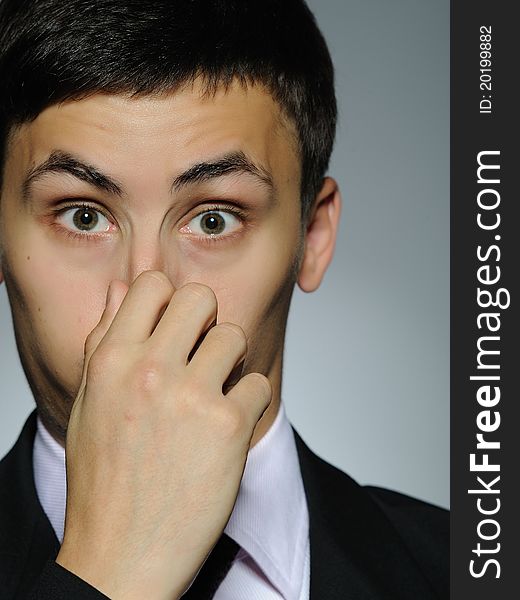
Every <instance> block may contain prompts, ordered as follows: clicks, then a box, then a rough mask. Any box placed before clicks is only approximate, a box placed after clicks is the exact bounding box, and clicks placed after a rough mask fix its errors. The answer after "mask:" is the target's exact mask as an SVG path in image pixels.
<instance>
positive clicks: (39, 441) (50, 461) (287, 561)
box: [33, 403, 309, 599]
mask: <svg viewBox="0 0 520 600" xmlns="http://www.w3.org/2000/svg"><path fill="white" fill-rule="evenodd" d="M33 466H34V478H35V485H36V490H37V493H38V498H39V500H40V504H41V505H42V507H43V510H44V511H45V513H46V515H47V517H48V518H49V521H50V522H51V525H52V527H53V528H54V531H55V532H56V536H57V538H58V539H59V540H60V542H61V540H62V539H63V527H64V519H65V504H66V495H67V489H66V470H65V451H64V449H63V448H62V447H61V446H60V445H59V444H58V443H57V442H56V441H55V440H54V438H52V436H51V435H50V434H49V433H48V431H47V430H46V429H45V427H44V426H43V424H42V423H41V421H40V419H39V418H38V425H37V432H36V437H35V440H34V451H33ZM225 532H226V533H227V534H228V535H229V536H230V537H232V538H233V539H234V540H235V541H236V542H237V543H238V544H239V545H240V546H241V548H242V549H243V550H241V552H240V553H239V555H238V557H237V558H238V559H240V558H241V557H243V556H244V551H245V552H247V553H248V554H249V555H250V556H251V557H252V558H253V559H254V561H255V562H256V564H257V565H258V566H259V567H260V569H261V570H262V571H263V573H264V574H265V576H266V577H267V578H268V579H269V581H270V582H271V584H272V585H273V586H274V587H275V588H277V589H278V591H279V592H280V593H281V595H282V596H283V598H286V599H292V598H298V597H299V593H300V590H301V587H302V580H303V577H304V566H305V558H306V548H307V542H308V535H309V516H308V510H307V502H306V498H305V491H304V488H303V481H302V477H301V472H300V465H299V461H298V454H297V450H296V443H295V440H294V434H293V431H292V429H291V425H290V423H289V421H288V419H287V416H286V414H285V409H284V406H283V403H282V404H281V405H280V410H279V411H278V414H277V416H276V418H275V420H274V422H273V424H272V425H271V427H270V428H269V430H268V431H267V433H266V434H265V435H264V436H263V437H262V439H261V440H260V441H259V442H258V443H257V444H256V445H255V446H254V447H253V448H252V449H251V450H250V451H249V453H248V456H247V461H246V466H245V469H244V474H243V477H242V482H241V484H240V490H239V493H238V497H237V500H236V503H235V507H234V509H233V512H232V514H231V517H230V519H229V522H228V524H227V526H226V529H225Z"/></svg>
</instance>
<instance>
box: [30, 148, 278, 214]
mask: <svg viewBox="0 0 520 600" xmlns="http://www.w3.org/2000/svg"><path fill="white" fill-rule="evenodd" d="M48 173H67V174H69V175H72V176H73V177H76V178H77V179H79V180H81V181H84V182H85V183H88V184H89V185H92V186H93V187H95V188H97V189H99V190H101V191H104V192H108V193H109V194H112V195H114V196H120V197H121V196H124V188H123V185H121V183H119V182H118V181H117V180H116V179H114V178H112V177H111V176H109V175H106V174H104V173H102V172H101V171H100V170H99V169H98V168H97V167H95V166H93V165H91V164H88V163H86V162H84V161H83V160H81V159H79V158H78V157H76V156H74V155H73V154H70V153H68V152H64V151H62V150H54V151H53V152H52V153H51V154H50V156H49V157H48V158H47V159H46V160H45V161H43V162H42V163H41V164H39V165H38V166H36V167H33V168H32V169H30V171H29V172H28V174H27V175H26V177H25V180H24V182H23V185H22V196H23V198H24V201H25V202H27V201H28V200H29V197H30V192H31V186H32V184H33V183H34V181H36V180H37V179H39V178H40V177H43V176H44V175H46V174H48ZM231 173H248V174H249V175H252V176H253V177H255V178H256V179H257V180H258V181H259V182H260V183H261V184H262V185H263V186H265V187H266V188H267V189H268V191H269V193H270V196H272V197H274V196H275V194H274V191H275V186H274V182H273V178H272V176H271V174H270V173H269V171H268V170H267V169H265V168H264V167H262V166H261V165H258V164H255V163H254V162H253V161H252V160H251V159H250V158H248V156H247V155H246V154H245V153H244V152H243V151H241V150H239V151H235V152H229V153H227V154H224V155H223V156H221V157H217V158H216V159H212V160H209V161H203V162H199V163H196V164H194V165H192V166H190V167H188V169H186V170H185V171H183V172H182V173H181V174H180V175H177V176H176V177H175V178H174V180H173V182H172V185H171V188H170V191H171V192H174V191H175V192H177V191H179V190H181V189H182V188H185V187H187V186H189V185H193V184H196V183H202V182H206V181H209V180H211V179H215V178H217V177H222V176H224V175H229V174H231Z"/></svg>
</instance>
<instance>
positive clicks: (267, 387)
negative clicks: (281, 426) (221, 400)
mask: <svg viewBox="0 0 520 600" xmlns="http://www.w3.org/2000/svg"><path fill="white" fill-rule="evenodd" d="M272 397H273V389H272V386H271V382H270V381H269V379H268V378H267V377H266V376H265V375H262V374H261V373H248V374H247V375H245V376H244V377H242V379H241V380H240V381H239V382H238V383H237V384H236V385H235V386H234V387H233V389H232V390H231V391H230V392H228V393H227V394H226V398H228V399H229V400H231V401H233V402H237V403H239V404H240V405H241V406H242V407H243V408H244V409H245V410H244V413H245V415H246V418H248V424H249V427H250V429H251V431H253V429H254V428H255V426H256V424H257V423H258V421H259V420H260V418H261V417H262V415H263V414H264V412H265V411H266V409H267V407H268V406H269V404H270V403H271V400H272Z"/></svg>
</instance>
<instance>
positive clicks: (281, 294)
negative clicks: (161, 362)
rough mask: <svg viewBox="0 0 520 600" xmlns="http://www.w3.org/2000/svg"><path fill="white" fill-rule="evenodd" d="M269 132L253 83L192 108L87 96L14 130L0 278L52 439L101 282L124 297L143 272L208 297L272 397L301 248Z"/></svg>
mask: <svg viewBox="0 0 520 600" xmlns="http://www.w3.org/2000/svg"><path fill="white" fill-rule="evenodd" d="M283 123H284V121H283V119H282V116H281V113H280V111H279V108H278V106H277V104H276V103H275V102H274V101H273V100H272V98H271V97H270V96H269V95H268V94H267V93H266V92H265V91H262V90H261V89H260V87H255V88H248V89H247V90H246V89H244V88H242V87H240V86H238V85H237V86H232V87H231V88H230V89H229V90H228V91H227V92H226V93H224V92H223V91H219V92H218V93H217V94H216V96H214V97H210V98H202V97H201V95H200V88H199V87H197V86H195V87H193V88H185V89H183V90H181V91H179V92H176V93H172V94H169V95H165V96H162V97H153V98H152V97H146V98H140V99H139V98H138V99H135V98H134V99H130V98H128V97H125V96H120V95H113V96H112V95H102V94H97V95H94V96H91V97H90V98H87V99H83V100H80V101H71V102H66V103H64V104H62V105H55V106H51V107H50V108H48V109H46V110H45V111H43V112H42V113H41V114H40V115H39V116H38V117H37V119H36V120H35V121H33V122H32V123H28V124H24V125H23V126H21V128H20V129H18V130H17V131H16V132H15V135H14V137H13V139H12V141H11V143H10V145H9V147H8V152H7V158H6V164H5V172H4V180H3V188H2V197H1V213H0V214H1V217H0V244H1V248H0V250H2V252H3V256H2V254H1V253H0V257H2V263H1V264H0V267H1V269H0V270H1V271H2V272H3V276H4V278H5V282H6V285H7V291H8V294H9V299H10V303H11V307H12V312H13V322H14V327H15V333H16V339H17V345H18V349H19V352H20V356H21V360H22V363H23V366H24V369H25V372H26V375H27V377H28V380H29V383H30V385H31V388H32V391H33V394H34V395H35V398H36V400H37V402H38V404H39V406H40V409H41V411H42V415H43V416H44V419H45V420H46V424H47V425H48V427H49V428H50V429H51V431H52V432H53V433H54V434H55V435H57V436H59V435H60V432H61V434H62V432H63V431H64V430H65V428H66V424H67V421H68V416H69V412H70V408H71V405H72V402H73V401H74V398H75V397H76V394H77V391H78V388H79V384H80V380H81V375H82V367H83V345H84V342H85V338H86V337H87V335H88V333H89V332H90V331H91V330H92V329H93V328H94V326H95V325H96V324H97V322H98V321H99V318H100V316H101V313H102V312H103V309H104V304H105V297H106V292H107V288H108V285H109V283H110V281H111V280H112V279H120V280H122V281H124V282H125V283H127V284H128V285H130V284H131V283H132V282H133V281H134V279H135V278H136V277H137V275H139V273H141V272H142V271H145V270H149V269H154V270H160V271H163V272H164V273H165V274H166V275H167V276H168V277H169V279H170V280H171V282H172V283H173V285H174V286H175V288H179V287H180V286H182V285H183V284H185V283H187V282H189V281H197V282H201V283H204V284H206V285H208V286H210V287H211V288H212V289H213V290H214V292H215V294H216V297H217V300H218V318H217V322H223V321H231V322H234V323H237V324H239V325H240V326H241V327H242V328H243V329H244V331H245V333H246V336H247V339H248V355H247V358H246V362H245V365H244V371H243V372H244V374H245V373H246V372H250V371H259V372H263V373H265V374H266V375H268V376H269V377H270V379H271V381H272V383H273V387H274V390H275V395H276V396H279V387H280V378H281V373H280V372H281V362H282V349H283V339H284V333H285V323H286V318H287V311H288V308H289V302H290V297H291V294H292V290H293V286H294V281H295V274H294V271H295V268H294V267H295V263H296V261H297V258H298V249H299V245H300V242H301V239H300V230H301V225H300V196H299V179H300V164H299V159H298V156H297V153H296V149H295V141H294V136H293V134H292V133H291V131H290V130H289V128H288V126H287V125H284V124H283ZM206 163H212V164H206ZM204 213H206V214H204ZM107 401H109V399H108V400H107Z"/></svg>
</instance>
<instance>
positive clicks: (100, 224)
mask: <svg viewBox="0 0 520 600" xmlns="http://www.w3.org/2000/svg"><path fill="white" fill-rule="evenodd" d="M58 220H59V221H60V222H61V223H62V224H63V225H65V226H66V227H67V228H68V229H71V230H73V231H83V232H84V233H85V234H88V233H102V232H104V231H108V230H109V229H110V221H109V220H108V219H107V218H106V217H105V215H103V213H101V212H100V211H99V210H96V209H95V208H93V207H92V206H70V207H68V208H66V209H64V210H63V211H62V212H61V213H60V215H59V219H58Z"/></svg>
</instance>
